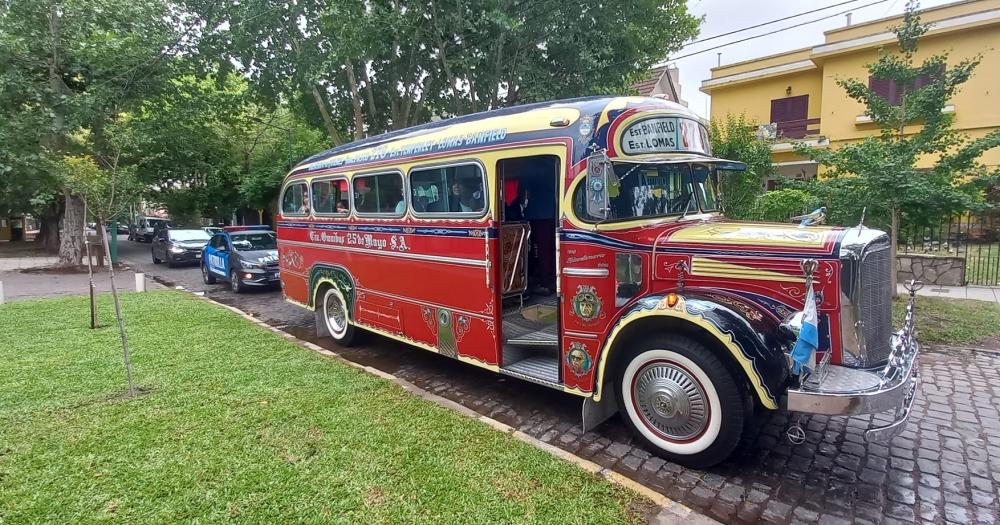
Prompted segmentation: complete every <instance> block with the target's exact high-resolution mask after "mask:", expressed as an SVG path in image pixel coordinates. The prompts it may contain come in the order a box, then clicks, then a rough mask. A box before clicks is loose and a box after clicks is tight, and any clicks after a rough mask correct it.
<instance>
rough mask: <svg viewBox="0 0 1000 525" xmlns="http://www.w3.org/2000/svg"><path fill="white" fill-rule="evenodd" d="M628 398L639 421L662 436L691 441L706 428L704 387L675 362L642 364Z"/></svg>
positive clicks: (707, 418)
mask: <svg viewBox="0 0 1000 525" xmlns="http://www.w3.org/2000/svg"><path fill="white" fill-rule="evenodd" d="M632 398H633V400H634V402H635V406H636V408H637V409H638V413H639V416H640V417H641V418H642V420H643V423H645V425H646V426H647V427H649V428H650V430H653V431H654V432H656V433H657V434H660V435H661V436H662V437H663V438H664V439H667V440H670V441H676V442H685V441H691V440H693V439H696V438H697V437H698V436H700V435H701V434H703V433H704V432H705V429H706V428H708V422H709V419H710V416H711V409H710V408H709V404H708V403H707V401H706V395H705V390H704V388H703V387H702V386H701V384H700V383H699V382H698V380H697V378H695V377H694V375H693V374H692V373H691V372H689V371H688V370H687V369H685V368H684V367H683V366H680V365H679V364H677V363H673V362H669V361H657V362H653V363H649V364H647V365H645V366H643V367H642V368H641V369H640V370H639V372H638V373H637V374H636V375H635V379H634V380H633V383H632Z"/></svg>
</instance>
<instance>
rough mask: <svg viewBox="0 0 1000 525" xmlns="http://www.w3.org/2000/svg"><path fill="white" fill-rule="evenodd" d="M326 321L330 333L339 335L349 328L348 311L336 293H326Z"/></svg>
mask: <svg viewBox="0 0 1000 525" xmlns="http://www.w3.org/2000/svg"><path fill="white" fill-rule="evenodd" d="M326 323H327V328H329V330H330V333H332V334H334V335H339V334H341V333H343V332H344V330H345V329H346V328H347V311H346V309H345V308H344V303H343V301H341V300H340V297H339V296H337V294H335V293H327V294H326Z"/></svg>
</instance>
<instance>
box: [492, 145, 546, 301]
mask: <svg viewBox="0 0 1000 525" xmlns="http://www.w3.org/2000/svg"><path fill="white" fill-rule="evenodd" d="M557 162H558V159H556V158H555V157H549V156H538V157H527V158H523V159H510V160H504V161H501V162H500V172H501V176H502V177H503V181H504V182H503V186H502V187H503V191H504V204H505V206H504V222H505V223H514V222H526V223H527V224H528V226H529V228H530V232H531V234H530V236H529V237H528V252H527V253H528V257H527V261H526V262H527V277H528V283H527V284H528V292H529V293H530V294H532V295H538V296H547V295H550V294H551V293H552V292H553V291H554V290H555V283H556V264H555V253H556V219H557V210H558V203H557V191H556V186H557V184H558V169H557Z"/></svg>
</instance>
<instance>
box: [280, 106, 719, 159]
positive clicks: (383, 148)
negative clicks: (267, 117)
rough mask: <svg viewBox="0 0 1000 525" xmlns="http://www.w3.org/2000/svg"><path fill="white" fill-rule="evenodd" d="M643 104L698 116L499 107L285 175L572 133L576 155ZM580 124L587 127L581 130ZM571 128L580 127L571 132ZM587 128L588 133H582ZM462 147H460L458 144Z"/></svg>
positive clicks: (364, 145) (337, 152) (372, 141)
mask: <svg viewBox="0 0 1000 525" xmlns="http://www.w3.org/2000/svg"><path fill="white" fill-rule="evenodd" d="M636 108H642V109H649V110H653V111H658V112H667V113H670V114H674V115H677V116H679V117H684V118H687V119H690V120H697V121H699V122H701V123H702V124H704V121H703V119H701V118H700V117H699V116H698V115H696V114H695V113H693V112H692V111H691V110H690V109H688V108H687V107H685V106H682V105H680V104H677V103H674V102H670V101H668V100H665V99H662V98H653V97H609V96H598V97H583V98H575V99H568V100H556V101H551V102H539V103H534V104H524V105H521V106H512V107H508V108H500V109H495V110H492V111H484V112H480V113H473V114H470V115H462V116H458V117H453V118H450V119H445V120H439V121H436V122H429V123H426V124H421V125H418V126H413V127H410V128H406V129H402V130H398V131H390V132H387V133H383V134H381V135H376V136H374V137H368V138H365V139H361V140H358V141H354V142H351V143H348V144H343V145H341V146H337V147H334V148H331V149H328V150H326V151H323V152H321V153H317V154H316V155H313V156H311V157H309V158H307V159H305V160H303V161H302V162H300V163H299V164H298V165H296V166H295V168H293V169H292V171H291V172H290V173H289V176H295V175H302V174H308V173H316V172H319V171H327V170H331V169H335V168H338V167H342V166H347V165H352V166H359V165H369V164H381V163H384V162H390V161H402V160H405V159H406V158H409V157H417V156H424V155H428V154H433V153H437V152H441V153H444V152H446V151H459V150H462V149H468V147H469V146H470V145H473V146H480V145H491V144H503V143H509V142H515V141H524V140H537V139H546V138H553V137H571V138H573V140H574V142H575V143H576V145H577V146H583V147H580V148H574V150H578V151H575V152H574V153H575V155H574V156H575V157H581V158H582V156H583V154H585V153H586V151H585V150H586V146H589V144H590V143H594V144H596V145H597V146H598V147H606V142H607V133H608V129H607V127H608V124H609V123H610V122H611V121H612V120H614V118H615V117H616V116H618V115H619V114H621V113H622V112H624V111H628V110H632V109H636ZM584 126H587V127H586V128H585V127H584ZM570 129H576V130H579V131H580V133H573V132H572V131H570ZM585 130H590V133H586V134H585V133H583V132H584V131H585ZM463 146H465V147H463Z"/></svg>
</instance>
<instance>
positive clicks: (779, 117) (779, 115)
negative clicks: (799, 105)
mask: <svg viewBox="0 0 1000 525" xmlns="http://www.w3.org/2000/svg"><path fill="white" fill-rule="evenodd" d="M787 113H788V101H787V99H784V98H776V99H774V100H772V101H771V122H774V123H777V122H784V121H786V120H788V119H787V118H785V115H786V114H787Z"/></svg>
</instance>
